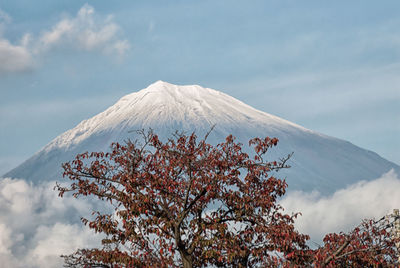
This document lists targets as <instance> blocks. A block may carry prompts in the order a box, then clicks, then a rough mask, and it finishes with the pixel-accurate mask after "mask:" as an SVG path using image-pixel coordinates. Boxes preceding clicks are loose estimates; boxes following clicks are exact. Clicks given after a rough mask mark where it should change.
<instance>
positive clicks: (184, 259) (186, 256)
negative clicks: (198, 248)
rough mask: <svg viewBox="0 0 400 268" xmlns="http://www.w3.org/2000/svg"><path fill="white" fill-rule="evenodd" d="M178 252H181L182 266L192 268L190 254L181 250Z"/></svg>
mask: <svg viewBox="0 0 400 268" xmlns="http://www.w3.org/2000/svg"><path fill="white" fill-rule="evenodd" d="M179 253H180V254H181V258H182V263H183V268H193V259H192V256H190V255H189V254H187V253H186V252H182V251H179Z"/></svg>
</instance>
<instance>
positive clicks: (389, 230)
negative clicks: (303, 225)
mask: <svg viewBox="0 0 400 268" xmlns="http://www.w3.org/2000/svg"><path fill="white" fill-rule="evenodd" d="M395 220H398V219H395ZM393 227H394V226H393V221H392V219H390V218H388V217H382V218H381V219H380V220H378V221H375V220H372V219H369V220H363V222H362V223H361V224H360V225H359V226H357V227H356V228H354V229H353V230H352V231H351V232H349V233H343V232H342V233H339V234H335V233H333V234H327V235H326V236H325V238H324V246H322V247H319V248H318V249H316V250H314V251H313V252H312V255H313V258H314V264H315V265H316V266H317V267H360V268H361V267H398V265H399V262H398V258H399V249H398V248H397V247H396V243H398V242H399V241H400V240H399V238H398V237H397V238H396V237H394V236H393V231H394V228H393Z"/></svg>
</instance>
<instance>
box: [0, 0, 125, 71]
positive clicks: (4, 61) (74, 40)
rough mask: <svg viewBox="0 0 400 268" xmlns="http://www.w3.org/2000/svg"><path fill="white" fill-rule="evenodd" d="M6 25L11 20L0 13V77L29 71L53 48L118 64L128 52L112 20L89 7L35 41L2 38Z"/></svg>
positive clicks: (119, 31)
mask: <svg viewBox="0 0 400 268" xmlns="http://www.w3.org/2000/svg"><path fill="white" fill-rule="evenodd" d="M8 23H11V17H10V16H9V15H8V14H6V13H5V12H3V11H2V10H0V74H4V73H14V72H22V71H26V70H29V69H32V68H33V67H34V61H35V59H36V57H40V56H43V54H45V53H46V52H48V51H50V50H52V49H56V48H58V49H73V50H77V51H86V52H100V53H103V54H106V55H108V56H110V57H112V58H113V59H115V60H117V61H119V60H121V59H122V58H123V56H124V55H125V54H126V53H127V51H128V50H129V49H130V44H129V42H128V41H127V40H125V39H121V38H120V37H119V36H120V35H121V29H120V27H119V26H118V25H117V24H116V23H114V22H113V18H112V16H110V15H109V16H106V17H102V16H99V15H97V14H96V12H95V10H94V8H93V7H92V6H90V5H88V4H85V5H84V6H83V7H82V8H81V9H80V10H79V11H78V13H77V15H76V16H75V17H71V18H70V17H67V18H63V19H61V20H60V21H59V22H58V23H56V24H55V25H54V26H53V27H51V29H50V30H44V31H42V33H41V34H40V35H39V36H37V37H34V36H33V35H32V34H30V33H27V34H24V35H23V36H22V38H21V40H20V42H19V43H18V44H13V43H12V42H10V40H8V39H7V38H5V37H4V36H3V28H5V27H6V24H8Z"/></svg>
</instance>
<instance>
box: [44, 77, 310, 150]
mask: <svg viewBox="0 0 400 268" xmlns="http://www.w3.org/2000/svg"><path fill="white" fill-rule="evenodd" d="M213 125H217V127H218V128H220V129H223V128H226V127H229V129H230V130H231V129H232V128H247V129H249V128H256V129H257V128H265V127H267V126H268V127H269V128H271V129H276V130H281V131H293V130H298V131H307V132H310V130H307V129H305V128H303V127H301V126H299V125H296V124H294V123H291V122H289V121H287V120H284V119H281V118H279V117H276V116H273V115H271V114H267V113H264V112H261V111H259V110H256V109H254V108H252V107H251V106H249V105H247V104H245V103H243V102H241V101H239V100H237V99H235V98H233V97H231V96H229V95H227V94H224V93H222V92H220V91H217V90H214V89H210V88H203V87H201V86H198V85H185V86H181V85H174V84H170V83H167V82H163V81H157V82H155V83H153V84H151V85H150V86H148V87H147V88H145V89H142V90H140V91H138V92H135V93H131V94H128V95H126V96H124V97H122V98H121V99H120V100H119V101H118V102H117V103H115V104H114V105H113V106H111V107H110V108H108V109H107V110H105V111H104V112H102V113H100V114H98V115H96V116H94V117H92V118H90V119H88V120H85V121H82V122H81V123H80V124H79V125H77V126H76V127H75V128H73V129H71V130H69V131H67V132H65V133H64V134H62V135H61V136H59V137H57V138H56V139H55V140H53V141H52V142H51V143H50V144H49V145H48V146H46V150H50V149H52V148H53V147H54V146H56V147H70V146H72V145H75V144H78V143H80V142H82V141H83V140H85V139H86V138H88V137H90V136H91V135H94V134H96V133H101V132H104V131H107V132H109V131H114V132H115V131H116V132H125V133H126V132H127V131H129V130H137V129H142V128H144V129H147V128H153V129H160V128H163V127H164V126H165V127H168V128H169V129H170V131H171V132H172V131H173V130H172V128H176V129H183V130H189V131H194V130H196V129H209V128H210V127H211V126H213ZM221 131H222V130H221ZM222 132H226V133H228V132H229V130H226V131H222ZM113 135H115V133H114V134H113ZM121 135H122V134H121Z"/></svg>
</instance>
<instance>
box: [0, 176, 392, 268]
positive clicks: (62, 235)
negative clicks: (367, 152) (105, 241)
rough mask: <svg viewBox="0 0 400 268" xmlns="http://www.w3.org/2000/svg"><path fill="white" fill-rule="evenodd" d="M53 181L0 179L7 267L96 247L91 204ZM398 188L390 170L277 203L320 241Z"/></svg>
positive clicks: (2, 254)
mask: <svg viewBox="0 0 400 268" xmlns="http://www.w3.org/2000/svg"><path fill="white" fill-rule="evenodd" d="M54 185H55V182H54V181H52V182H48V183H45V184H40V185H32V184H29V183H27V182H26V181H24V180H20V179H10V178H3V179H1V180H0V261H1V263H3V264H5V265H6V266H7V267H29V268H34V267H41V268H50V267H58V266H61V265H62V261H63V260H62V259H61V258H60V255H61V254H69V253H72V252H74V251H75V250H76V249H78V248H82V247H95V246H98V245H100V237H99V236H98V235H95V234H94V233H93V232H92V231H90V230H89V229H88V228H86V227H84V226H83V225H82V224H80V223H79V218H80V216H82V215H86V216H87V215H89V214H90V212H91V211H92V210H94V209H96V205H97V204H96V205H94V204H93V203H91V202H86V201H84V200H80V199H79V200H78V199H74V198H72V197H70V196H65V197H64V198H62V199H61V198H59V197H58V196H57V193H56V192H55V191H54V190H53V187H54ZM399 188H400V178H399V176H398V175H397V174H396V173H395V172H393V171H390V172H388V173H386V174H383V175H382V176H381V177H380V178H378V179H376V180H373V181H369V182H365V181H362V182H359V183H356V184H353V185H351V186H349V187H347V188H345V189H341V190H338V191H336V192H335V193H334V194H332V195H330V196H322V195H321V194H320V193H318V192H301V191H297V192H290V193H289V194H288V195H287V196H286V197H284V198H283V200H282V201H281V204H282V205H283V206H284V207H285V211H286V213H290V212H297V211H300V212H301V213H302V216H300V217H299V218H298V219H297V221H296V227H297V228H298V229H299V230H300V231H301V232H303V233H307V234H310V235H311V241H314V242H317V243H321V239H322V237H323V236H324V235H325V234H327V233H330V232H339V231H349V230H350V229H352V228H353V227H355V226H356V225H357V224H358V223H360V221H361V219H363V218H372V217H376V218H380V217H382V216H383V215H386V214H387V213H389V212H391V210H392V209H393V208H399V207H400V196H399V195H398V194H396V191H397V189H399ZM100 205H104V204H100Z"/></svg>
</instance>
